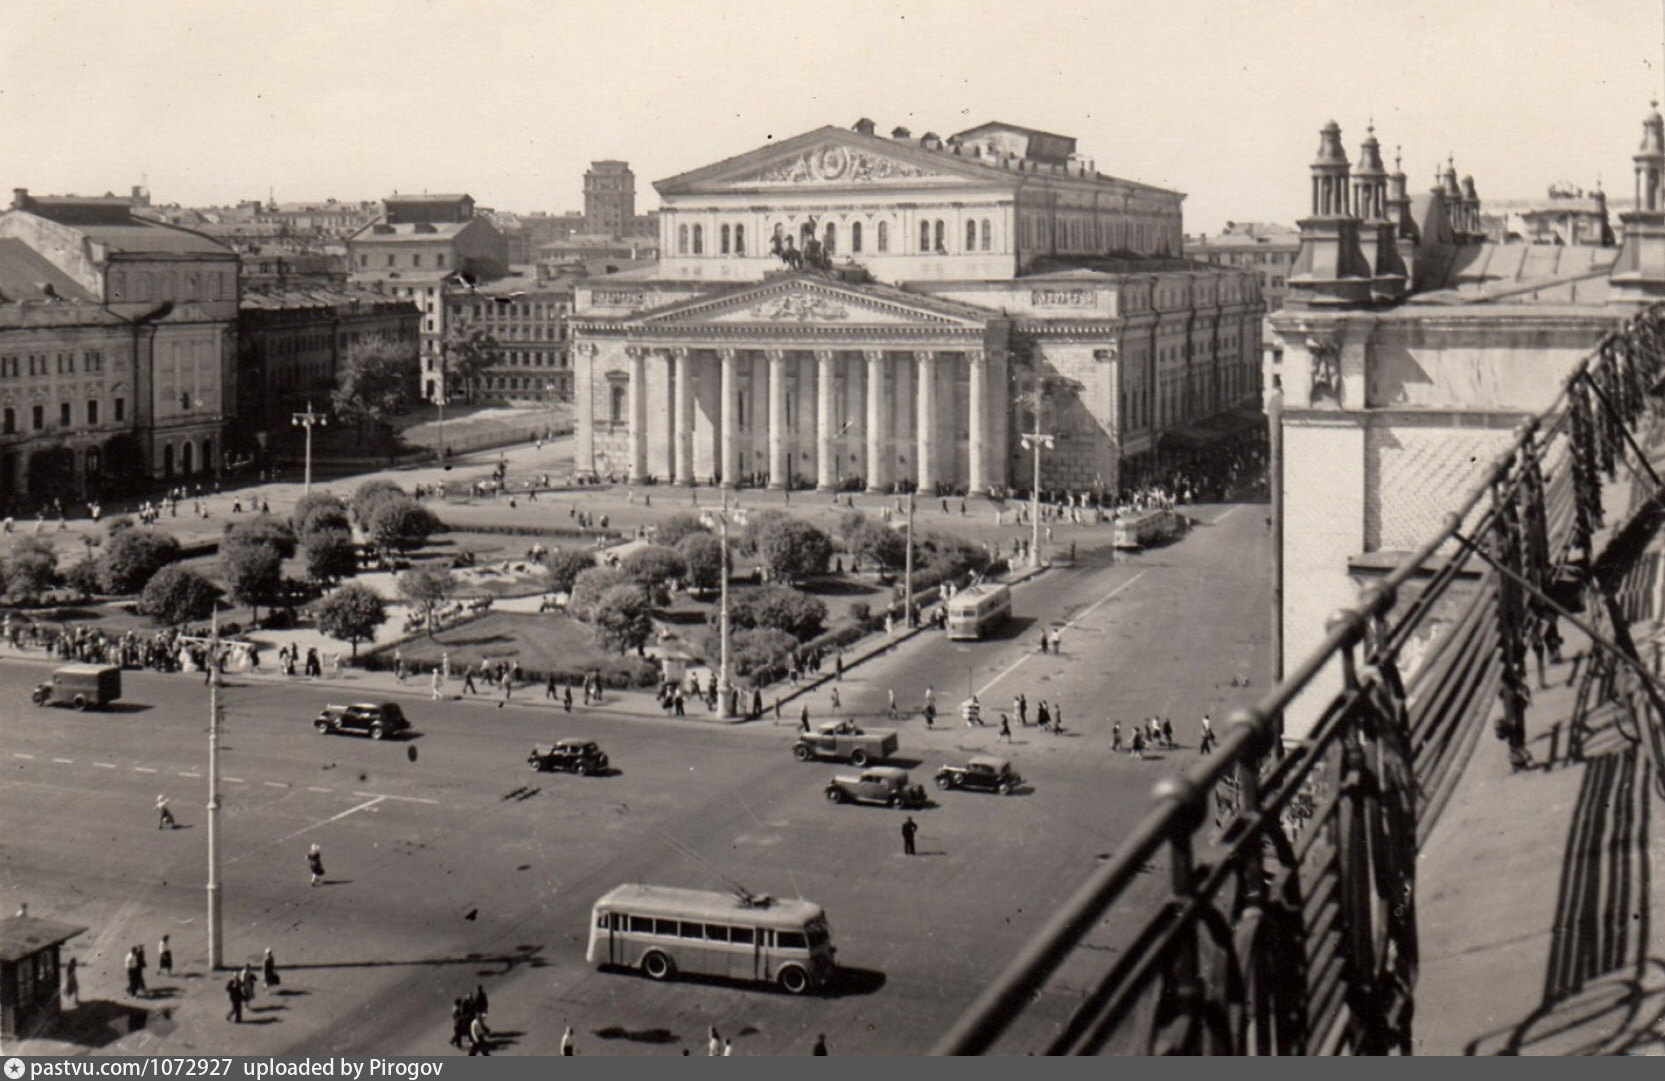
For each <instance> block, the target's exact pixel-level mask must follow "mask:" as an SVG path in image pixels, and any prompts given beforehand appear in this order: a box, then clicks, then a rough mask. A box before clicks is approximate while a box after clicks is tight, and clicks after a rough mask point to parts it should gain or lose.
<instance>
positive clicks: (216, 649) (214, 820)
mask: <svg viewBox="0 0 1665 1081" xmlns="http://www.w3.org/2000/svg"><path fill="white" fill-rule="evenodd" d="M310 409H311V407H310V406H308V410H309V411H310ZM307 431H308V433H309V434H310V432H311V429H310V428H309V429H307ZM213 628H214V629H213V631H212V633H211V635H210V636H209V639H208V967H209V969H210V970H215V969H218V968H220V967H221V962H222V961H223V960H224V956H225V939H224V936H223V934H222V929H221V925H220V665H219V659H220V603H219V601H215V602H214V614H213Z"/></svg>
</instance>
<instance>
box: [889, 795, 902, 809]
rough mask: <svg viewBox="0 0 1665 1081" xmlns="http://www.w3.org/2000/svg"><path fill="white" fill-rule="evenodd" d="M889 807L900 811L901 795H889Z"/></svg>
mask: <svg viewBox="0 0 1665 1081" xmlns="http://www.w3.org/2000/svg"><path fill="white" fill-rule="evenodd" d="M890 807H891V809H892V810H895V811H900V810H901V809H902V797H901V796H892V797H890Z"/></svg>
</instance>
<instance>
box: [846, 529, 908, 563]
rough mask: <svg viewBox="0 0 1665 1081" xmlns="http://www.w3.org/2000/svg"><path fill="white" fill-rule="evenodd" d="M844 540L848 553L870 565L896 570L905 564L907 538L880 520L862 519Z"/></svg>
mask: <svg viewBox="0 0 1665 1081" xmlns="http://www.w3.org/2000/svg"><path fill="white" fill-rule="evenodd" d="M846 540H847V543H848V544H849V546H850V554H851V555H853V556H855V557H856V558H857V559H859V560H861V561H862V562H863V563H867V564H869V565H870V566H874V567H878V568H880V569H882V570H897V569H899V568H901V567H903V566H905V565H906V564H907V559H908V541H907V538H906V537H904V536H903V535H902V534H901V533H900V532H898V531H897V530H894V529H891V528H890V527H889V526H886V525H884V524H883V523H882V522H865V521H864V522H862V523H861V525H860V526H859V527H858V528H857V529H856V530H855V532H854V533H853V534H851V535H850V536H849V537H847V538H846Z"/></svg>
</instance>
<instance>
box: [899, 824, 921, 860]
mask: <svg viewBox="0 0 1665 1081" xmlns="http://www.w3.org/2000/svg"><path fill="white" fill-rule="evenodd" d="M918 834H919V826H918V824H917V823H915V822H914V820H913V815H909V816H908V820H907V821H906V822H903V823H902V855H904V856H914V855H918V853H917V852H915V851H914V846H913V841H914V838H915V837H916V836H917V835H918Z"/></svg>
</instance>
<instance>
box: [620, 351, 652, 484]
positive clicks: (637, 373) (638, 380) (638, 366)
mask: <svg viewBox="0 0 1665 1081" xmlns="http://www.w3.org/2000/svg"><path fill="white" fill-rule="evenodd" d="M626 355H627V356H629V358H630V385H629V387H628V388H627V394H628V396H627V398H626V400H625V405H626V408H627V409H628V410H629V413H630V479H631V481H632V482H633V483H639V482H640V481H641V480H643V479H644V478H645V477H646V476H647V397H648V395H647V356H646V354H645V352H644V351H643V350H641V349H638V348H636V347H635V346H630V347H629V348H628V350H627V351H626Z"/></svg>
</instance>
